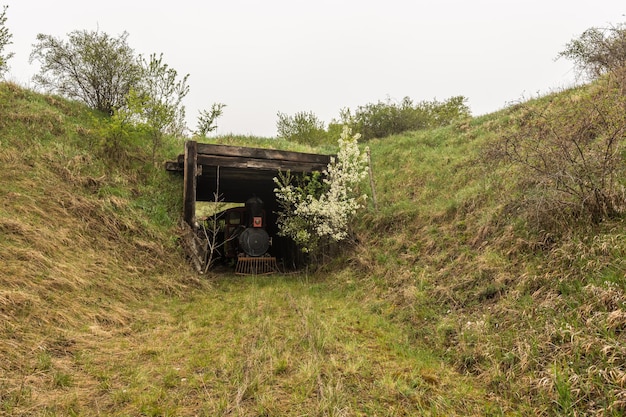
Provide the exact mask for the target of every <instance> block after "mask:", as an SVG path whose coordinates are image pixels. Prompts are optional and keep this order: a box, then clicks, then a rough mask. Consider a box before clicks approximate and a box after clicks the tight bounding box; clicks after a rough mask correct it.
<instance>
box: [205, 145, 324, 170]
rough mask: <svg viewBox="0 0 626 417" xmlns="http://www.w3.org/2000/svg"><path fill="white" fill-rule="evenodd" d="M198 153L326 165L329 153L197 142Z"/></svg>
mask: <svg viewBox="0 0 626 417" xmlns="http://www.w3.org/2000/svg"><path fill="white" fill-rule="evenodd" d="M197 149H198V154H199V155H214V156H232V157H240V158H254V159H269V160H277V161H298V162H311V163H320V164H324V165H327V164H328V162H329V161H330V156H329V155H321V154H315V153H305V152H293V151H280V150H276V149H262V148H248V147H243V146H231V145H214V144H209V143H198V148H197Z"/></svg>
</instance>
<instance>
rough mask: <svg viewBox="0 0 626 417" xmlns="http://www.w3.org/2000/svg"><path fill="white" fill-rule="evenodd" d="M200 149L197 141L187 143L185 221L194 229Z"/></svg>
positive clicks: (184, 197) (184, 186)
mask: <svg viewBox="0 0 626 417" xmlns="http://www.w3.org/2000/svg"><path fill="white" fill-rule="evenodd" d="M197 160H198V148H197V143H196V142H195V141H191V140H190V141H187V142H185V165H184V180H183V183H184V185H183V220H184V221H185V222H186V223H187V224H188V225H189V226H191V228H192V229H193V228H194V225H195V222H196V186H197V178H196V177H197V175H198V163H197V162H198V161H197Z"/></svg>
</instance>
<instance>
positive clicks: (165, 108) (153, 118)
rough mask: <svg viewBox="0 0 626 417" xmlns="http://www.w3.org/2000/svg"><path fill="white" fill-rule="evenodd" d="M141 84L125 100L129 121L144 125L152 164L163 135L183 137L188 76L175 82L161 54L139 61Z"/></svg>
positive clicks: (173, 74)
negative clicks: (150, 147)
mask: <svg viewBox="0 0 626 417" xmlns="http://www.w3.org/2000/svg"><path fill="white" fill-rule="evenodd" d="M140 61H141V68H142V71H141V81H140V82H139V84H138V85H137V87H136V88H134V89H131V91H130V93H129V94H128V96H127V103H128V111H129V112H130V113H131V114H132V117H133V119H134V120H135V121H136V122H138V123H142V124H144V125H145V126H146V127H147V128H148V130H149V132H150V136H151V138H152V160H153V161H154V160H155V158H156V153H157V150H158V149H159V148H160V147H161V145H162V143H163V136H164V135H172V136H182V135H183V134H184V133H185V130H186V126H185V106H184V105H183V104H182V101H183V99H184V98H185V96H186V95H187V93H189V86H188V85H187V80H188V78H189V74H187V75H185V76H184V77H183V78H182V79H178V72H177V71H176V70H175V69H173V68H170V67H169V66H168V65H167V64H166V63H164V62H163V54H161V55H159V56H158V57H157V56H156V54H152V55H150V58H149V59H145V58H144V57H141V58H140Z"/></svg>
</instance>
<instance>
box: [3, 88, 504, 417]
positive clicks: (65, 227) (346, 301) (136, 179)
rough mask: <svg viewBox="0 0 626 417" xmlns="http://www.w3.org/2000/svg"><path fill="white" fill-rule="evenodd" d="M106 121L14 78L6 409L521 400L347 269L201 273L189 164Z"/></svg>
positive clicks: (6, 201) (8, 94)
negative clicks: (164, 160)
mask: <svg viewBox="0 0 626 417" xmlns="http://www.w3.org/2000/svg"><path fill="white" fill-rule="evenodd" d="M103 126H105V124H104V122H103V121H102V119H100V118H99V116H98V115H97V114H94V113H92V112H90V111H88V110H86V109H85V108H84V107H83V106H80V105H78V104H75V103H71V102H68V101H66V100H63V99H60V98H58V97H51V96H43V95H39V94H35V93H33V92H31V91H28V90H24V89H22V88H20V87H18V86H15V85H13V84H6V83H5V84H0V164H1V166H2V169H1V170H0V196H1V202H2V206H1V207H0V262H1V265H2V268H0V323H1V326H0V415H7V416H9V415H10V416H66V415H119V416H125V415H152V416H157V415H207V416H209V415H211V416H212V415H255V416H257V415H364V414H370V415H372V414H373V415H482V414H484V412H485V410H492V409H493V410H496V411H497V410H500V409H501V407H504V408H505V409H506V408H507V407H508V406H506V405H505V403H501V402H499V401H498V400H497V399H493V398H488V397H487V396H486V395H485V391H484V387H483V386H482V384H481V383H478V382H476V381H474V380H473V378H471V377H470V376H463V375H461V374H459V373H458V372H456V371H455V370H454V369H453V368H451V367H450V366H449V365H448V364H446V363H445V362H444V361H442V360H441V359H440V358H437V357H436V356H433V355H431V354H430V353H429V351H428V350H424V349H423V348H421V347H415V346H413V345H412V343H411V341H410V340H409V339H408V338H407V337H406V334H405V330H404V327H403V324H402V323H397V322H395V321H394V320H391V319H389V318H387V317H385V316H384V315H381V314H380V313H381V311H384V310H386V309H387V307H386V306H388V305H389V303H388V302H386V301H385V300H382V299H379V298H370V294H369V293H367V292H364V291H363V287H362V286H361V285H360V284H358V281H356V280H355V277H354V276H353V275H352V273H351V272H350V271H344V272H338V273H332V274H331V275H320V276H315V277H308V276H306V275H302V276H299V275H295V276H294V275H290V276H273V277H266V278H262V279H261V278H254V277H250V278H241V277H234V276H226V277H202V278H201V277H198V276H196V275H195V274H194V273H193V271H192V269H191V268H190V267H189V266H188V265H187V264H186V263H185V260H184V256H183V254H182V253H181V251H180V250H179V248H178V247H177V245H176V235H177V233H178V231H177V229H176V224H177V221H178V217H179V213H180V210H181V207H180V197H181V187H182V182H181V180H180V178H177V177H171V176H169V174H167V173H166V172H164V171H163V170H162V168H161V167H156V168H155V167H154V166H153V164H152V161H149V160H145V158H143V157H142V153H141V152H139V151H133V152H132V153H130V154H128V153H127V154H119V153H118V154H117V155H118V156H119V157H120V159H111V158H109V157H107V155H110V154H111V152H112V150H111V149H110V148H104V147H103V143H104V139H105V136H104V135H107V134H111V132H112V131H111V130H107V129H105V128H103ZM109 139H110V138H109ZM244 140H245V138H244ZM179 145H180V144H179ZM176 151H179V150H178V149H176V150H174V152H176ZM174 156H175V153H174V154H172V155H169V156H168V157H169V158H172V157H174Z"/></svg>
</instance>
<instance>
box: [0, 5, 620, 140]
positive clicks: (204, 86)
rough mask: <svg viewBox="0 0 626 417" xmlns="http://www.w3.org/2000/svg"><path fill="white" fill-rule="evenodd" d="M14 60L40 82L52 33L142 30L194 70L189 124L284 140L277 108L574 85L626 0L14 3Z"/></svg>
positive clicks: (15, 73) (472, 96)
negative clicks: (37, 52) (40, 62)
mask: <svg viewBox="0 0 626 417" xmlns="http://www.w3.org/2000/svg"><path fill="white" fill-rule="evenodd" d="M0 5H8V6H9V8H8V10H7V22H6V25H7V27H8V28H9V31H10V32H11V33H12V35H13V38H12V41H13V44H12V45H9V46H8V47H7V48H6V51H5V52H14V53H15V56H14V57H13V59H11V60H10V61H9V66H10V67H11V68H10V71H9V73H8V74H7V76H6V78H7V79H8V80H10V81H14V82H17V83H19V84H21V85H24V86H27V87H34V86H33V85H32V82H31V78H32V76H33V74H34V73H36V72H37V71H38V68H37V67H36V64H29V63H28V57H29V55H30V52H31V50H32V45H33V43H35V40H36V39H35V37H36V35H37V34H38V33H44V34H47V35H53V36H55V37H62V38H64V39H66V35H67V34H68V33H69V32H71V31H73V30H100V31H102V32H106V33H108V34H109V35H111V36H115V37H117V36H118V35H120V34H121V33H123V32H124V31H126V32H128V33H129V37H128V43H129V45H130V46H131V47H132V48H133V49H134V50H135V52H136V53H137V54H143V55H149V54H151V53H157V54H159V53H163V57H164V61H165V62H166V63H167V64H168V65H169V66H170V67H173V68H174V69H176V70H177V71H178V72H179V74H181V75H184V74H190V77H189V86H190V92H189V95H188V96H187V97H186V99H185V106H186V109H187V116H188V117H187V119H188V125H189V127H190V128H191V129H195V127H196V122H197V117H198V112H199V110H202V109H209V108H210V107H211V104H213V103H216V102H219V103H224V104H226V107H225V108H224V114H223V116H222V117H221V118H220V119H219V120H218V126H219V129H218V133H219V134H228V133H235V134H252V135H257V136H275V135H276V121H277V116H276V115H277V113H278V112H282V113H286V114H288V115H294V114H295V113H297V112H301V111H307V112H308V111H312V112H313V113H315V114H316V115H317V117H318V118H319V119H320V120H322V121H324V123H325V124H326V125H327V124H328V122H330V121H331V120H332V119H333V118H335V119H336V118H338V117H339V111H340V109H342V108H345V107H349V108H351V109H353V110H354V109H355V108H356V107H358V106H359V105H365V104H368V103H376V102H378V101H379V100H383V101H384V100H387V99H391V100H398V101H400V100H402V98H403V97H405V96H409V97H411V98H412V99H413V100H414V102H419V101H422V100H433V99H437V100H440V101H443V100H445V99H447V98H449V97H452V96H457V95H463V96H465V97H467V98H468V104H469V106H470V109H471V111H472V114H474V115H481V114H485V113H490V112H493V111H496V110H498V109H501V108H503V107H506V106H507V105H509V104H511V103H513V102H517V101H520V100H524V99H527V98H531V97H534V96H537V95H543V94H547V93H549V92H552V91H555V90H559V89H562V88H564V87H568V86H571V85H573V84H574V83H575V81H576V74H575V73H574V71H573V70H572V63H571V62H569V61H566V60H563V59H560V60H557V61H555V57H556V55H557V54H558V53H559V52H560V51H562V50H563V49H564V47H565V45H566V43H567V42H569V41H570V40H572V39H574V38H577V37H578V36H580V34H581V33H582V32H583V31H584V30H585V29H588V28H590V27H606V26H609V25H611V24H613V25H614V24H618V23H623V22H626V17H625V15H626V2H625V1H624V0H593V1H590V0H587V1H581V0H523V1H522V0H474V1H471V0H439V1H408V0H402V1H401V0H385V1H371V0H359V1H357V0H333V1H331V0H316V1H299V0H263V1H253V0H222V1H201V0H193V1H191V0H178V1H164V0H152V1H133V0H125V1H120V0H107V1H97V2H94V1H85V0H55V1H44V0H39V1H37V0H0Z"/></svg>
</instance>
